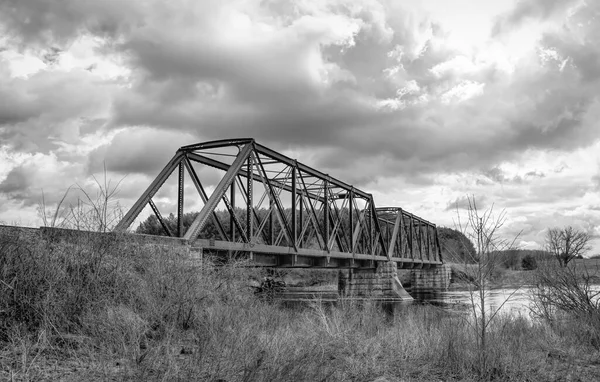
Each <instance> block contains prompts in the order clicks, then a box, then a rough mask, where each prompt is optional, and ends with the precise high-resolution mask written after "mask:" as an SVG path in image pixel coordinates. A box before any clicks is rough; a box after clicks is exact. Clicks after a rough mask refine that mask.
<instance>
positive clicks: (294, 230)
mask: <svg viewBox="0 0 600 382" xmlns="http://www.w3.org/2000/svg"><path fill="white" fill-rule="evenodd" d="M297 231H298V227H297V222H296V163H294V167H292V237H291V240H292V247H294V248H296V243H297V242H298V232H297Z"/></svg>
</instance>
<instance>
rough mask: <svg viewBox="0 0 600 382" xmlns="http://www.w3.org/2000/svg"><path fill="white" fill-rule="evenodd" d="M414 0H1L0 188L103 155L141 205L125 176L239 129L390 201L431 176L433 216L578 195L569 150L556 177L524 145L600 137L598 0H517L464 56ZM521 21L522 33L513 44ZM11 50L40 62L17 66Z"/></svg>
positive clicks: (53, 182)
mask: <svg viewBox="0 0 600 382" xmlns="http://www.w3.org/2000/svg"><path fill="white" fill-rule="evenodd" d="M409 7H410V5H399V4H398V2H392V1H383V0H382V1H376V0H361V1H351V0H324V1H319V2H313V1H291V0H286V1H274V0H267V1H265V0H250V1H238V0H227V1H220V0H219V1H217V0H207V1H197V2H190V1H185V0H174V1H170V2H164V1H159V0H149V1H146V0H144V1H142V0H131V1H128V2H125V3H124V2H122V1H117V0H95V1H92V0H77V1H75V0H70V1H58V0H48V1H44V2H43V3H39V2H37V1H33V0H18V1H16V0H9V1H4V2H2V3H0V31H2V32H3V33H4V35H5V36H6V37H5V39H4V40H3V42H2V43H3V45H4V46H5V47H6V50H5V51H4V52H0V99H3V100H5V102H3V103H0V139H1V142H2V143H1V144H0V145H1V146H2V148H1V149H2V150H4V151H5V152H9V155H11V156H13V157H14V158H21V159H19V160H16V159H15V160H13V161H11V162H10V163H9V164H2V165H0V166H3V168H2V169H0V170H1V173H2V177H1V178H0V193H1V194H3V195H4V196H2V197H3V198H5V199H6V198H7V197H8V198H10V200H11V201H20V200H22V201H23V203H24V204H25V205H32V204H33V203H34V202H33V201H34V200H35V199H36V198H38V197H39V193H36V192H33V191H31V190H30V189H33V187H34V184H33V183H32V182H38V183H40V184H41V183H43V182H48V185H45V186H44V188H47V187H49V188H51V189H53V190H57V191H58V187H59V186H61V185H64V184H71V183H72V182H73V180H75V181H79V182H82V183H83V182H85V179H86V177H88V176H89V175H90V174H91V173H95V172H98V171H100V170H102V168H103V164H104V163H106V166H107V169H108V171H109V172H111V175H115V176H117V177H119V178H120V177H121V176H123V175H125V174H129V176H128V178H126V180H125V181H124V183H123V188H124V189H126V190H127V192H125V194H126V198H127V199H129V198H131V199H135V195H136V192H135V190H136V186H135V185H132V184H130V183H128V182H133V183H139V184H141V183H143V182H145V181H149V179H151V178H152V177H153V176H155V175H156V173H157V172H158V171H159V170H160V168H162V166H164V164H165V163H166V162H167V161H168V159H169V158H170V157H171V156H172V155H173V153H174V151H175V150H176V149H177V147H179V146H181V145H184V144H188V143H193V142H199V141H205V140H211V139H223V138H233V137H240V136H241V137H254V138H256V139H257V140H258V141H259V142H260V143H263V144H265V145H267V146H269V147H272V148H274V149H276V150H280V151H284V150H286V151H289V152H293V153H296V154H297V159H298V160H299V161H301V162H305V163H307V164H309V165H312V166H314V167H316V168H318V169H319V170H321V171H323V172H326V173H329V174H331V175H332V176H335V177H337V178H340V179H342V180H344V181H346V182H350V183H353V184H355V185H356V186H358V187H361V188H365V187H366V186H368V187H370V188H373V187H374V188H376V190H377V192H380V193H381V194H386V195H392V196H391V197H390V199H391V200H394V201H398V203H399V204H402V203H403V200H405V199H404V198H409V199H410V200H411V202H414V203H415V204H414V205H415V206H416V207H419V205H418V204H417V201H419V200H421V198H420V196H419V195H418V192H417V191H415V194H413V195H410V197H409V196H405V193H404V190H405V189H413V190H415V189H419V190H422V189H425V188H427V189H428V190H437V189H438V188H440V189H443V190H442V191H439V193H438V194H436V196H435V197H433V196H431V195H434V193H433V191H428V192H431V194H430V197H431V200H435V201H436V203H438V204H437V205H436V206H437V207H436V208H437V209H438V210H435V211H434V210H433V209H432V210H431V211H432V213H436V211H438V212H440V211H441V212H444V210H445V211H450V209H453V208H454V206H455V205H456V203H457V202H458V204H459V205H462V208H464V202H465V199H464V198H462V199H461V198H457V195H467V194H473V193H475V194H477V195H481V196H482V197H483V196H485V197H486V198H487V199H481V202H482V203H483V202H485V203H484V204H486V205H487V204H490V205H491V203H492V201H496V200H500V201H503V202H506V203H507V205H509V206H513V207H514V208H518V206H519V203H524V202H526V203H528V205H533V206H538V207H539V206H541V205H543V204H544V203H553V202H557V201H561V200H562V199H561V198H571V199H569V200H581V199H585V198H586V197H589V196H586V195H588V194H589V193H590V178H591V177H592V176H593V175H592V174H589V173H588V174H586V176H581V174H577V176H574V175H573V174H574V173H576V172H577V171H578V170H577V166H575V165H574V163H577V162H574V161H570V162H569V163H570V165H571V167H562V168H561V169H560V170H559V168H560V167H554V168H556V171H557V172H554V168H551V167H544V166H539V165H537V164H532V163H530V162H531V161H532V159H531V158H530V156H529V155H530V154H531V153H536V152H551V153H553V155H555V156H557V157H561V156H563V155H566V153H569V152H574V151H576V150H585V149H586V148H589V147H591V145H594V144H595V142H597V141H598V140H599V139H600V132H599V130H598V129H597V121H598V120H599V119H600V100H599V97H598V94H597V89H598V88H600V69H598V68H600V30H599V28H600V24H599V23H598V22H596V21H597V20H594V19H593V17H594V14H596V13H597V12H598V11H599V10H600V5H598V4H596V3H593V2H588V3H581V4H580V3H577V4H576V2H575V1H567V2H558V1H541V0H537V1H533V0H525V1H521V2H519V3H517V4H516V6H515V7H514V9H513V10H511V11H510V12H508V13H506V14H504V15H501V16H500V17H499V18H498V19H497V21H496V24H495V33H496V34H495V35H494V34H493V35H492V37H491V39H490V41H488V42H486V45H485V46H477V47H471V48H472V49H469V48H465V46H464V45H465V44H462V45H461V46H459V44H454V43H452V41H451V40H450V37H449V36H450V34H451V33H450V32H451V31H447V30H445V29H444V28H445V27H444V24H443V23H442V22H438V21H436V20H433V19H431V18H430V17H429V16H428V15H426V14H424V13H423V12H421V11H417V10H414V9H410V8H409ZM442 16H443V15H442ZM557 26H562V27H557ZM521 27H523V29H519V28H521ZM525 27H526V28H527V31H528V33H530V34H531V36H532V37H531V36H530V38H529V40H527V41H531V43H527V44H525V43H523V44H522V45H523V46H521V47H519V49H513V48H514V46H513V45H511V44H512V42H511V41H513V40H515V39H516V40H519V38H520V34H519V33H521V32H522V31H523V30H524V29H525ZM531 31H533V32H531ZM7 52H9V53H10V54H9V53H7ZM15 56H20V57H27V58H28V59H29V60H30V61H31V60H34V59H35V61H36V62H35V65H33V64H29V65H21V66H23V68H19V69H18V70H17V68H16V66H17V64H16V62H17V61H16V59H14V57H15ZM11 57H13V58H11ZM26 61H27V60H25V59H23V60H21V61H19V63H20V62H26ZM46 162H47V163H46ZM510 163H523V165H522V167H520V168H519V169H518V170H514V171H512V170H510V168H509V166H508V167H507V166H506V164H510ZM553 163H554V164H555V165H556V164H558V162H556V163H555V162H553ZM43 166H51V167H48V168H47V172H48V173H54V174H55V176H54V177H52V178H50V177H48V176H47V175H45V173H40V171H39V168H43ZM532 169H533V170H532ZM4 174H6V175H4ZM203 175H205V176H207V179H213V178H216V175H215V174H213V175H210V174H208V173H207V174H203ZM559 175H560V176H559ZM444 176H448V177H450V178H452V177H453V176H456V178H457V179H463V180H464V178H466V177H469V181H465V182H463V183H459V184H457V183H451V182H446V183H444V181H440V178H443V177H444ZM584 178H585V179H584ZM34 179H35V181H34ZM594 179H595V178H594ZM557 181H558V182H562V183H561V184H556V183H555V182H557ZM567 181H569V182H571V183H569V184H567V183H566V182H567ZM594 181H595V180H594ZM207 182H208V183H211V182H212V180H207ZM144 184H145V183H144ZM584 184H585V187H584V186H582V185H584ZM419 187H420V188H419ZM577 187H579V188H577ZM581 187H583V188H581ZM138 188H139V186H138ZM580 189H582V190H584V191H580ZM538 194H539V195H538ZM435 198H437V199H435ZM478 200H479V198H478ZM586 202H589V203H588V204H590V205H595V204H594V203H596V201H594V200H590V201H586ZM164 203H168V200H167V199H165V200H164ZM420 203H422V204H423V205H425V206H427V205H429V204H427V203H425V202H423V201H421V202H420ZM428 203H429V202H428ZM532 208H533V207H532ZM529 213H530V211H524V212H523V214H525V215H526V216H529V215H528V214H529ZM527 224H531V226H532V227H533V228H532V232H533V231H535V229H537V228H536V227H538V226H539V224H538V225H536V224H534V223H533V222H528V223H527ZM529 239H530V238H528V239H527V240H529Z"/></svg>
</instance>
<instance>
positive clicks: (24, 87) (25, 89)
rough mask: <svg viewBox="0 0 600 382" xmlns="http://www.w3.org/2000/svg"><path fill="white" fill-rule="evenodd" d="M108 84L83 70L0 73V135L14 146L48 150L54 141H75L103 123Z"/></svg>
mask: <svg viewBox="0 0 600 382" xmlns="http://www.w3.org/2000/svg"><path fill="white" fill-rule="evenodd" d="M110 87H111V86H110V85H108V84H103V83H102V82H99V81H97V80H96V79H95V78H94V77H93V76H91V75H90V74H89V73H88V72H85V71H78V70H75V71H69V72H63V71H41V72H39V73H36V74H34V75H32V76H30V77H28V78H19V77H16V78H11V77H8V76H6V77H5V76H3V77H1V78H0V98H2V99H3V100H4V101H3V102H2V103H0V139H1V141H2V144H3V145H7V146H9V147H10V148H11V149H12V150H15V151H24V152H34V151H38V152H46V153H47V152H48V151H49V150H50V149H51V148H53V147H56V145H55V142H56V141H62V142H68V143H75V142H78V141H79V139H80V138H81V136H82V135H84V134H85V133H87V132H90V130H91V132H95V131H97V129H98V127H102V120H103V119H106V117H107V112H108V109H109V107H110V103H111V101H110V92H111V91H110Z"/></svg>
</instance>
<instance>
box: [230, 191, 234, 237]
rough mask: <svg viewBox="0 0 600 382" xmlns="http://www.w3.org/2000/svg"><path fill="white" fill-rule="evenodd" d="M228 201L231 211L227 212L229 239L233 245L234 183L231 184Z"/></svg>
mask: <svg viewBox="0 0 600 382" xmlns="http://www.w3.org/2000/svg"><path fill="white" fill-rule="evenodd" d="M230 187H231V188H230V189H229V192H230V194H229V199H230V200H231V211H230V212H229V237H230V238H231V241H232V242H234V243H235V220H234V219H235V216H234V214H235V182H231V186H230Z"/></svg>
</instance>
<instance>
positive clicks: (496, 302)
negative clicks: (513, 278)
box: [431, 287, 532, 316]
mask: <svg viewBox="0 0 600 382" xmlns="http://www.w3.org/2000/svg"><path fill="white" fill-rule="evenodd" d="M484 296H485V306H486V310H487V311H488V312H496V311H498V312H499V313H504V314H514V315H524V316H527V315H529V313H530V307H531V302H532V299H531V296H532V294H531V288H529V287H523V288H518V289H515V288H502V289H491V290H487V291H485V294H484ZM431 301H432V302H434V303H438V304H441V305H442V306H444V307H446V308H448V309H450V310H470V309H471V307H472V306H473V305H475V307H477V308H478V307H479V306H480V303H481V300H480V295H479V292H478V291H473V292H470V291H447V292H439V293H438V295H437V296H436V297H434V298H433V299H432V300H431ZM478 309H479V308H478Z"/></svg>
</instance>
